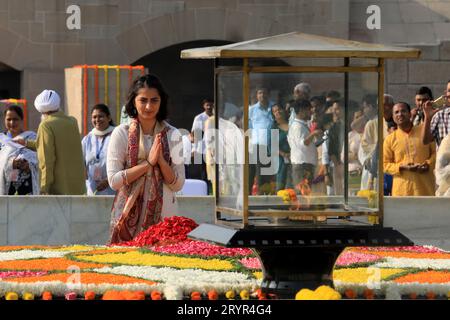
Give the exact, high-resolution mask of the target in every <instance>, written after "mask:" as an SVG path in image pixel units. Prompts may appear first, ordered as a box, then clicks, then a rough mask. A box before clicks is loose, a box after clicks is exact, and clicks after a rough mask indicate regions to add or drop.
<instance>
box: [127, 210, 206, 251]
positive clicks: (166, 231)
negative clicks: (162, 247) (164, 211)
mask: <svg viewBox="0 0 450 320" xmlns="http://www.w3.org/2000/svg"><path fill="white" fill-rule="evenodd" d="M197 226H198V224H197V223H195V221H194V220H192V219H189V218H186V217H180V216H173V217H170V218H164V220H163V221H162V222H160V223H157V224H155V225H153V226H151V227H149V228H148V229H147V230H145V231H143V232H141V233H140V234H138V235H137V236H136V238H134V239H133V240H131V241H127V242H122V243H120V244H119V245H120V246H130V247H144V246H153V245H156V244H163V243H166V244H167V243H175V242H179V241H184V240H186V239H187V234H188V233H189V232H191V231H192V230H194V229H195V228H196V227H197Z"/></svg>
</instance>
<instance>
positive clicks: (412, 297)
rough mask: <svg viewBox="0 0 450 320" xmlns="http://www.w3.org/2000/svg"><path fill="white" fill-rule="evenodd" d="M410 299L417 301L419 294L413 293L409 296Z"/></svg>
mask: <svg viewBox="0 0 450 320" xmlns="http://www.w3.org/2000/svg"><path fill="white" fill-rule="evenodd" d="M409 298H410V299H412V300H416V299H417V293H415V292H411V293H410V294H409Z"/></svg>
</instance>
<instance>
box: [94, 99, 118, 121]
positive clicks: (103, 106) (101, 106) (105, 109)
mask: <svg viewBox="0 0 450 320" xmlns="http://www.w3.org/2000/svg"><path fill="white" fill-rule="evenodd" d="M94 110H99V111H101V112H103V113H104V114H106V115H107V116H108V117H110V119H111V120H109V125H110V126H114V122H113V120H112V118H111V112H110V111H109V108H108V106H107V105H106V104H103V103H99V104H96V105H95V106H94V107H92V111H91V114H92V113H93V112H94Z"/></svg>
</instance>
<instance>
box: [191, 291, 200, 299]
mask: <svg viewBox="0 0 450 320" xmlns="http://www.w3.org/2000/svg"><path fill="white" fill-rule="evenodd" d="M191 300H202V294H201V293H200V292H198V291H194V292H192V293H191Z"/></svg>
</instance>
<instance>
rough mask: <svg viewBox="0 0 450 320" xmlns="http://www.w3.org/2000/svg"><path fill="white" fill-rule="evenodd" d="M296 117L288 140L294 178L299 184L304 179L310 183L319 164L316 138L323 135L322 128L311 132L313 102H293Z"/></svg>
mask: <svg viewBox="0 0 450 320" xmlns="http://www.w3.org/2000/svg"><path fill="white" fill-rule="evenodd" d="M293 107H294V111H295V113H296V117H295V119H294V121H293V123H292V125H291V126H290V127H289V133H288V142H289V146H290V147H291V163H292V179H293V181H292V182H293V184H294V185H298V184H299V183H301V182H302V181H303V180H304V179H307V180H308V183H309V184H310V183H311V181H312V179H313V178H314V170H315V166H316V165H317V147H316V145H315V144H314V141H313V140H314V139H315V138H316V137H319V136H321V135H322V130H320V129H317V130H315V131H313V132H310V130H309V126H308V120H310V119H311V103H310V102H309V101H308V100H306V99H302V100H297V101H295V102H294V103H293Z"/></svg>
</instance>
